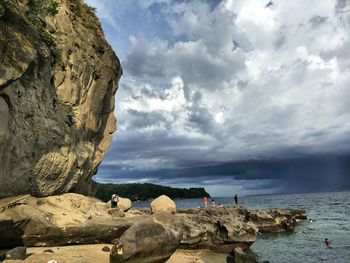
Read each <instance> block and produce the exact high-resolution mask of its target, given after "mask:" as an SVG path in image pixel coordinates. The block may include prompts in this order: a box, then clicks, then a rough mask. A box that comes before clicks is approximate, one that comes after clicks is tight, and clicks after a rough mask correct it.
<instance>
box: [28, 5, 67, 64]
mask: <svg viewBox="0 0 350 263" xmlns="http://www.w3.org/2000/svg"><path fill="white" fill-rule="evenodd" d="M27 7H28V10H27V12H26V13H25V16H26V18H27V20H28V21H29V22H30V23H31V24H32V25H33V26H34V27H35V28H36V29H37V30H38V31H39V33H40V36H41V38H42V39H43V40H44V42H45V43H46V44H47V46H48V47H49V49H50V52H51V55H52V56H53V58H54V61H53V63H54V64H56V63H59V62H60V61H61V51H60V50H59V49H58V48H57V44H56V42H55V37H54V36H53V35H52V34H51V33H50V32H48V31H47V30H46V22H45V20H44V17H45V16H55V15H57V14H58V7H59V4H58V2H57V1H55V0H50V1H42V0H29V1H28V3H27Z"/></svg>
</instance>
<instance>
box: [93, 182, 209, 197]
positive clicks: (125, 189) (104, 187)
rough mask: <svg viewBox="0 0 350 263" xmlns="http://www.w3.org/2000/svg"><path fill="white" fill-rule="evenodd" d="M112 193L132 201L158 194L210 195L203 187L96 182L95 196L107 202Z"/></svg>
mask: <svg viewBox="0 0 350 263" xmlns="http://www.w3.org/2000/svg"><path fill="white" fill-rule="evenodd" d="M112 194H118V195H119V196H122V197H125V198H129V199H131V200H132V201H136V200H149V199H153V198H156V197H158V196H160V195H167V196H169V197H170V198H173V199H175V198H181V199H183V198H202V197H204V196H206V197H210V195H209V194H208V193H207V192H206V191H205V189H204V188H173V187H169V186H162V185H156V184H150V183H144V184H98V189H97V192H96V197H97V198H99V199H101V200H103V201H105V202H107V201H108V200H110V198H111V196H112Z"/></svg>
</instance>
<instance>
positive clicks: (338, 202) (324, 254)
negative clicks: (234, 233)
mask: <svg viewBox="0 0 350 263" xmlns="http://www.w3.org/2000/svg"><path fill="white" fill-rule="evenodd" d="M213 199H214V200H215V203H216V204H219V203H220V204H223V205H225V206H233V205H234V200H233V198H227V197H215V198H213ZM209 201H211V200H210V199H209V200H208V203H210V202H209ZM175 202H176V206H177V207H178V208H194V207H198V206H203V202H202V199H179V200H175ZM149 205H150V202H148V201H146V202H135V203H134V204H133V206H134V207H149ZM240 205H245V206H248V207H250V208H252V209H262V208H271V207H278V208H304V209H306V210H307V214H308V218H309V219H311V221H312V222H310V221H309V220H307V221H302V222H300V223H299V225H298V226H297V227H296V229H295V231H294V232H293V233H282V234H265V235H259V236H258V238H257V241H256V242H255V243H254V244H253V245H252V246H251V251H252V253H254V254H255V255H256V257H257V259H258V261H259V262H263V261H269V262H270V263H282V262H286V263H293V262H298V263H300V262H303V263H308V262H330V263H338V262H339V263H340V262H341V263H350V192H334V193H309V194H280V195H258V196H243V197H240ZM325 238H328V239H329V240H331V242H332V243H331V246H330V247H327V246H326V245H325V244H324V243H323V241H324V239H325ZM209 257H210V259H209V258H208V260H206V261H207V262H208V263H226V256H225V255H209Z"/></svg>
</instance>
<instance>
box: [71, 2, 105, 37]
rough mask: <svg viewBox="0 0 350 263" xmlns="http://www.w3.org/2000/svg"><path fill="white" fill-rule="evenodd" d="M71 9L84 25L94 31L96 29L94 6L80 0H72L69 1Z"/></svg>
mask: <svg viewBox="0 0 350 263" xmlns="http://www.w3.org/2000/svg"><path fill="white" fill-rule="evenodd" d="M71 11H72V12H74V13H75V14H76V15H77V16H79V17H80V18H81V19H82V20H83V22H84V25H85V26H86V27H87V28H89V29H92V30H94V31H97V30H98V27H99V26H98V24H97V23H96V21H98V20H97V19H96V16H95V12H96V8H95V7H92V6H89V5H88V4H86V3H84V2H83V1H82V0H72V2H71Z"/></svg>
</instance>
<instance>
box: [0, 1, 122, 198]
mask: <svg viewBox="0 0 350 263" xmlns="http://www.w3.org/2000/svg"><path fill="white" fill-rule="evenodd" d="M0 5H1V6H0V8H1V11H2V12H0V52H1V54H0V123H1V125H0V196H9V195H15V194H23V193H30V194H31V195H34V196H48V195H53V194H60V193H65V192H69V191H75V192H79V193H84V194H88V193H91V192H92V191H93V190H94V189H93V187H92V184H91V180H90V178H91V177H92V176H93V175H94V174H95V173H96V171H97V167H98V165H99V164H100V162H101V160H102V158H103V157H104V154H105V152H106V150H107V148H108V147H109V145H110V144H111V140H112V133H113V132H114V131H115V129H116V120H115V117H114V115H113V111H114V94H115V92H116V89H117V86H118V81H119V78H120V76H121V74H122V69H121V66H120V63H119V61H118V58H117V57H116V55H115V54H114V52H113V50H112V49H111V47H110V46H109V45H108V44H107V42H106V40H105V38H104V36H103V32H102V29H101V26H100V23H99V22H98V19H97V18H96V16H95V15H94V12H93V10H92V9H91V8H89V7H88V6H87V5H86V4H84V3H82V2H81V1H80V0H77V1H70V0H56V1H51V0H42V1H38V0H30V1H29V0H20V1H15V0H8V1H1V2H0Z"/></svg>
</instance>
